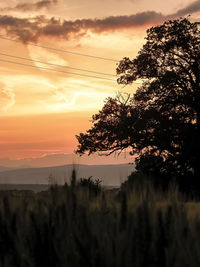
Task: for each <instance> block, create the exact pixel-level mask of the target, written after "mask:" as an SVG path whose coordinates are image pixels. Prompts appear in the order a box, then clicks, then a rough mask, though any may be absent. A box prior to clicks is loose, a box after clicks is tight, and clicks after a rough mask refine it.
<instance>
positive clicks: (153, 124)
mask: <svg viewBox="0 0 200 267" xmlns="http://www.w3.org/2000/svg"><path fill="white" fill-rule="evenodd" d="M198 27H199V23H195V22H194V23H192V22H190V21H189V19H187V18H184V19H182V18H181V19H179V20H170V21H167V22H165V23H164V24H163V25H160V26H157V27H152V28H150V29H149V30H148V31H147V37H146V43H145V44H144V46H143V48H142V49H141V50H140V51H139V53H138V56H137V57H136V58H135V59H133V60H131V59H129V58H127V57H125V58H123V59H122V60H121V61H120V63H119V65H118V67H117V74H118V75H119V76H120V77H119V78H118V83H119V84H124V85H128V84H132V83H134V81H136V80H138V79H140V80H142V81H143V83H142V85H141V86H140V87H139V88H138V89H137V90H136V92H135V94H134V95H133V96H131V95H127V97H125V96H124V95H119V96H117V97H115V98H108V99H107V102H106V103H105V105H104V107H103V108H102V110H101V111H99V113H97V114H96V115H94V116H93V118H92V122H93V125H92V127H91V128H90V129H89V130H87V132H86V133H80V134H79V135H78V136H77V139H78V142H79V146H78V149H77V153H80V154H83V153H85V152H88V153H89V154H91V153H95V152H99V151H100V152H102V151H104V152H106V153H108V154H109V153H113V152H115V151H122V150H123V149H126V148H130V149H131V152H130V153H131V154H135V155H137V156H138V157H137V159H136V169H137V171H139V172H140V173H143V174H144V176H148V177H152V179H153V180H154V182H155V183H156V184H158V185H159V186H162V187H163V188H167V187H168V185H169V184H170V183H172V182H175V183H177V184H178V185H179V188H180V190H181V191H183V192H186V193H191V192H192V194H196V195H199V194H200V104H199V103H200V31H199V28H198Z"/></svg>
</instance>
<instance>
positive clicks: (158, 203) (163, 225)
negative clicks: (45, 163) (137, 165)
mask: <svg viewBox="0 0 200 267" xmlns="http://www.w3.org/2000/svg"><path fill="white" fill-rule="evenodd" d="M91 185H92V186H91ZM97 188H98V190H97ZM28 196H29V197H28ZM190 205H196V207H195V206H194V207H195V209H194V207H193V210H191V207H190ZM194 211H195V212H194ZM199 211H200V207H199V206H198V203H186V202H185V199H184V197H183V195H181V193H180V192H178V191H177V189H176V188H172V187H171V188H169V189H168V190H167V191H165V193H161V192H159V191H156V190H155V189H154V188H153V186H152V185H151V184H150V183H149V184H146V185H144V184H143V186H142V187H140V188H138V187H137V183H136V184H135V186H134V183H133V182H132V185H131V186H128V187H126V185H125V184H124V185H122V187H121V189H120V190H119V191H118V192H116V191H112V190H103V189H102V188H101V187H100V184H99V183H96V182H94V181H93V182H92V181H91V178H89V179H82V180H81V181H79V182H78V183H77V182H76V174H75V172H74V173H73V174H72V179H71V184H70V185H67V184H65V185H64V186H58V185H53V186H52V187H51V188H50V190H49V191H44V192H40V193H35V194H33V193H28V194H24V191H22V192H18V194H17V195H16V194H13V193H12V192H4V193H3V194H1V193H0V266H2V267H10V266H12V267H15V266H20V267H23V266H28V267H32V266H34V267H36V266H37V267H39V266H42V267H45V266H47V267H51V266H52V267H56V266H58V267H62V266H69V267H71V266H74V267H75V266H77V267H80V266H87V267H88V266H91V267H92V266H93V267H98V266H99V267H104V266H109V267H110V266H112V267H115V266H116V267H117V266H123V267H126V266H136V267H137V266H139V267H141V266H147V267H151V266H154V267H156V266H157V267H161V266H162V267H165V266H169V267H172V266H177V267H179V266H180V267H184V266H193V267H195V266H199V262H200V254H199V251H200V217H199V216H198V214H199Z"/></svg>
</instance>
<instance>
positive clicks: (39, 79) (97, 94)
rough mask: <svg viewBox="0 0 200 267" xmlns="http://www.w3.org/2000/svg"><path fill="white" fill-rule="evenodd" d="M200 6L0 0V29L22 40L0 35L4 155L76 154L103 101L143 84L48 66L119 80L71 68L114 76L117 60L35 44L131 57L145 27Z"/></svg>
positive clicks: (195, 14)
mask: <svg viewBox="0 0 200 267" xmlns="http://www.w3.org/2000/svg"><path fill="white" fill-rule="evenodd" d="M199 11H200V1H199V0H196V1H191V0H177V1H174V0H168V1H164V2H163V1H160V0H152V1H148V0H140V1H139V0H124V1H122V0H102V1H97V0H94V1H91V0H86V1H81V0H73V1H72V0H69V1H67V3H66V1H64V0H49V1H43V0H41V1H27V0H24V1H22V0H12V1H9V2H7V1H6V2H5V1H0V34H3V35H4V36H7V37H8V38H12V39H15V40H18V42H12V41H9V40H3V39H0V40H1V42H0V53H1V54H0V61H1V60H3V61H1V64H0V70H1V71H0V111H1V112H0V125H1V126H0V158H4V157H10V158H13V159H18V158H25V157H40V156H42V155H46V154H51V153H72V152H73V151H74V149H75V148H76V139H75V134H79V133H80V132H83V131H85V130H86V129H88V127H89V126H90V125H91V123H90V122H89V120H90V118H91V116H92V114H94V113H96V112H98V110H100V109H101V108H102V106H103V103H104V101H105V98H106V97H108V96H115V95H116V93H117V92H119V91H129V92H134V91H135V90H136V88H137V86H139V85H138V84H135V85H133V86H129V87H126V88H123V87H122V86H119V85H117V83H116V82H114V81H108V80H100V79H97V78H92V77H82V76H78V75H73V74H70V73H59V72H53V71H45V70H43V69H42V68H41V67H47V68H53V69H57V70H58V69H59V70H62V71H64V72H76V73H79V74H80V73H82V74H86V75H92V76H101V77H104V78H106V77H107V78H110V79H116V77H115V76H105V75H103V74H94V73H90V72H88V73H86V72H81V71H78V70H72V69H69V68H67V67H73V68H79V69H87V70H91V71H96V72H101V73H108V74H112V75H115V69H116V64H117V62H114V61H106V60H100V59H97V58H91V57H84V56H78V55H73V54H69V53H62V52H58V51H55V50H48V49H45V48H41V47H38V46H32V45H31V44H37V45H42V46H48V47H51V48H55V49H62V50H69V51H74V52H76V53H83V54H89V55H93V56H99V57H106V58H112V59H116V60H120V59H122V58H123V57H124V56H128V57H130V58H133V57H135V56H136V55H137V52H138V50H139V49H140V48H141V46H142V44H143V43H144V36H145V31H146V29H147V28H148V27H150V26H152V25H157V24H159V23H162V22H163V21H164V20H166V19H168V18H176V17H180V16H186V15H187V14H191V15H192V16H191V19H192V20H199V18H200V12H199ZM2 54H4V55H2ZM5 54H7V55H12V56H15V57H16V56H17V57H24V58H26V59H32V60H38V61H43V62H48V63H53V64H59V65H62V66H63V67H62V68H57V67H55V66H47V65H44V64H41V63H36V62H31V61H26V60H22V59H19V58H13V57H8V56H5ZM5 61H13V62H15V63H20V64H29V65H33V66H34V67H35V68H33V67H28V66H21V65H17V64H13V63H8V62H5Z"/></svg>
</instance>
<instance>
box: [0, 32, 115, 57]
mask: <svg viewBox="0 0 200 267" xmlns="http://www.w3.org/2000/svg"><path fill="white" fill-rule="evenodd" d="M0 39H4V40H8V41H12V42H18V43H19V42H20V41H19V40H15V39H12V38H8V37H5V36H4V35H0ZM26 44H28V45H31V46H36V47H40V48H45V49H49V50H53V51H57V52H62V53H68V54H73V55H77V56H83V57H90V58H94V59H100V60H107V61H112V62H119V60H117V59H113V58H107V57H100V56H94V55H89V54H84V53H78V52H74V51H69V50H64V49H58V48H53V47H49V46H44V45H39V44H34V43H30V42H27V43H26Z"/></svg>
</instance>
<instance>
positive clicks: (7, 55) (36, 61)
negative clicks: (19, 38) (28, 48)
mask: <svg viewBox="0 0 200 267" xmlns="http://www.w3.org/2000/svg"><path fill="white" fill-rule="evenodd" d="M0 55H2V56H6V57H11V58H16V59H22V60H26V61H32V62H35V63H41V64H46V65H50V66H54V67H60V68H68V69H73V70H78V71H83V72H90V73H94V74H100V75H106V76H113V77H116V75H114V74H109V73H104V72H98V71H92V70H87V69H79V68H74V67H69V66H64V65H60V64H54V63H49V62H44V61H40V60H35V59H30V58H26V57H19V56H15V55H11V54H5V53H0Z"/></svg>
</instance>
